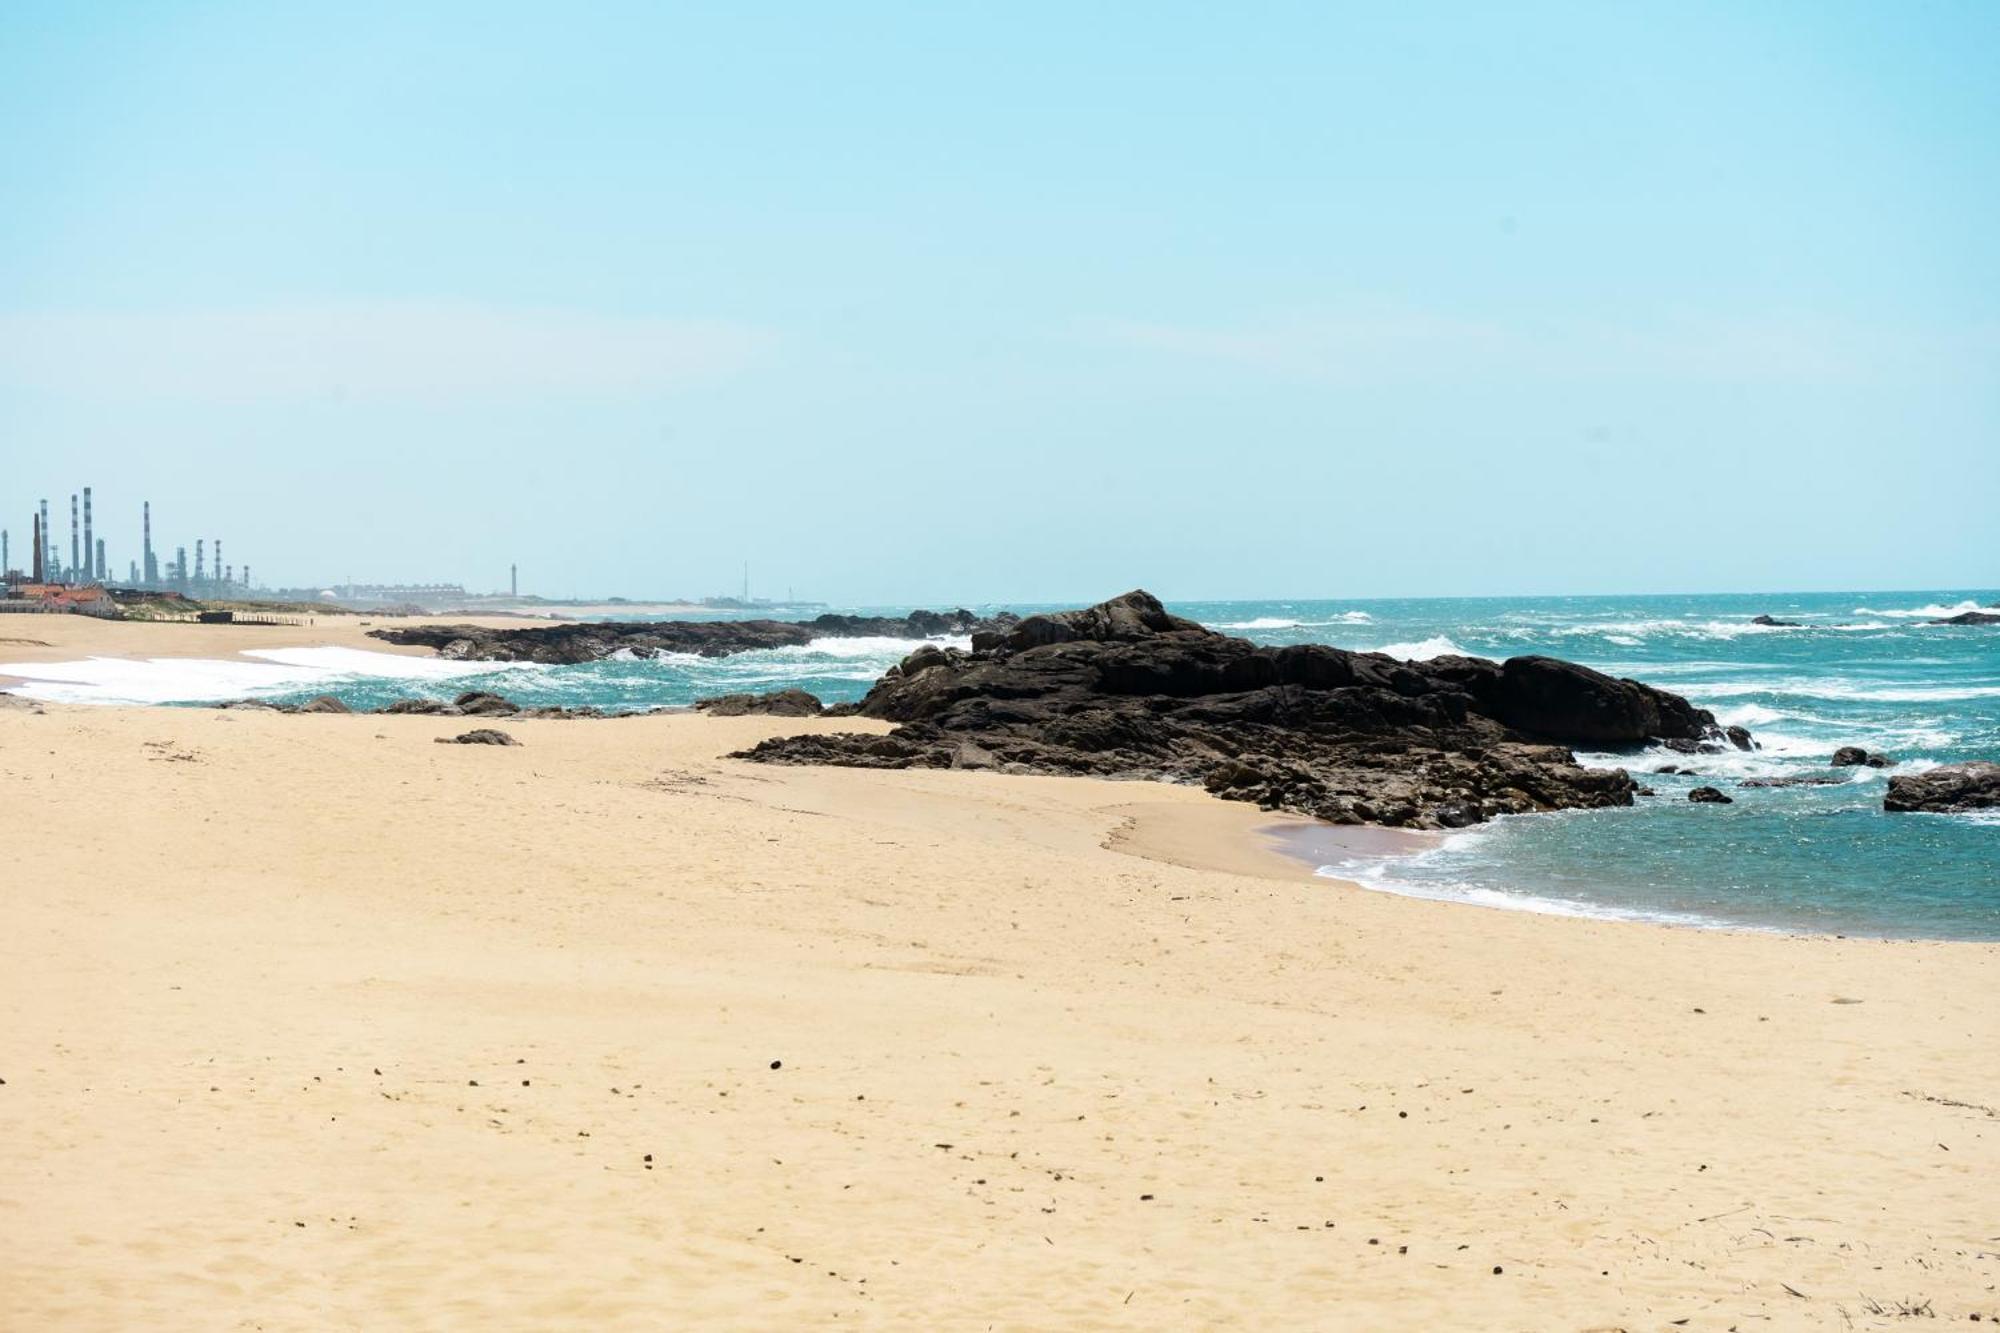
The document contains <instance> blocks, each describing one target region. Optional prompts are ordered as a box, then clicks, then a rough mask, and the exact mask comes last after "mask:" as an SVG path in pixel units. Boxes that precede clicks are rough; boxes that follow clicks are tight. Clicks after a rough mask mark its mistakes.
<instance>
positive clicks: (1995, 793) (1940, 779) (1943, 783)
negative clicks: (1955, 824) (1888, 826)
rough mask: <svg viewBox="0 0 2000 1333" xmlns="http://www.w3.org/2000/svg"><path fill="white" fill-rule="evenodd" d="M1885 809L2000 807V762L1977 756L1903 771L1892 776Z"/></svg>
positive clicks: (1939, 810)
mask: <svg viewBox="0 0 2000 1333" xmlns="http://www.w3.org/2000/svg"><path fill="white" fill-rule="evenodd" d="M1882 808H1883V809H1884V810H1898V811H1909V810H1928V811H1931V812H1932V813H1936V814H1961V813H1963V812H1965V811H1967V810H1993V809H2000V764H1991V763H1987V762H1986V761H1985V760H1982V759H1975V760H1973V761H1972V762H1970V763H1965V764H1944V765H1941V766H1940V767H1937V768H1933V769H1931V770H1929V771H1928V772H1924V773H1902V774H1898V775H1897V776H1895V777H1893V778H1890V779H1889V793H1888V795H1887V796H1885V797H1884V798H1883V799H1882Z"/></svg>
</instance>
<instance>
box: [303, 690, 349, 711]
mask: <svg viewBox="0 0 2000 1333" xmlns="http://www.w3.org/2000/svg"><path fill="white" fill-rule="evenodd" d="M299 711H300V712H301V713H351V712H353V711H354V710H353V709H352V708H349V707H348V706H347V705H346V704H344V703H342V702H341V701H340V700H338V699H336V698H334V697H333V696H332V695H330V694H316V695H314V696H313V697H312V698H310V699H308V700H306V701H305V702H304V703H302V704H300V705H299Z"/></svg>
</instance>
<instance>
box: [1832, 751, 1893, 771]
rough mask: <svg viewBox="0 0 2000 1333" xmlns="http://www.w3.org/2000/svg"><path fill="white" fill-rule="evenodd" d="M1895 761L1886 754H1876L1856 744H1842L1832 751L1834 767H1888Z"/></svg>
mask: <svg viewBox="0 0 2000 1333" xmlns="http://www.w3.org/2000/svg"><path fill="white" fill-rule="evenodd" d="M1895 762H1896V761H1895V760H1893V759H1891V758H1890V757H1889V756H1888V755H1886V754H1876V753H1874V752H1873V751H1870V750H1864V749H1862V748H1861V747H1860V746H1858V745H1843V746H1841V747H1840V748H1839V749H1838V750H1835V751H1834V752H1833V766H1834V767H1835V768H1888V767H1890V766H1892V765H1893V764H1894V763H1895Z"/></svg>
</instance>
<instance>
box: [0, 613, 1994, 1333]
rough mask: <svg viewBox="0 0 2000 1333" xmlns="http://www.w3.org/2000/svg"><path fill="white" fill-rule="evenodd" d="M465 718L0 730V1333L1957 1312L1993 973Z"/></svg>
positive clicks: (744, 734) (23, 628) (710, 741)
mask: <svg viewBox="0 0 2000 1333" xmlns="http://www.w3.org/2000/svg"><path fill="white" fill-rule="evenodd" d="M26 620H30V618H27V617H21V618H18V619H9V620H6V621H0V633H4V634H13V635H20V634H24V633H25V634H28V635H34V636H37V637H42V638H45V639H46V638H49V637H51V635H50V634H49V633H47V632H42V633H40V634H37V631H54V632H55V633H56V634H57V635H59V636H61V637H63V639H64V641H65V642H66V643H69V644H71V646H72V650H71V651H70V652H68V653H67V654H66V655H72V656H73V655H76V654H75V652H74V650H73V649H74V645H75V644H76V643H78V642H80V641H81V640H71V639H69V638H68V634H69V633H70V630H71V625H72V623H74V624H76V625H79V626H81V627H82V628H81V631H80V632H81V633H82V634H83V635H84V637H85V638H89V637H90V636H91V635H92V634H94V633H97V632H103V633H104V634H106V635H107V636H108V635H109V634H111V633H113V632H118V633H120V634H121V635H122V632H123V631H124V630H127V629H130V628H131V627H121V626H113V625H96V624H94V623H93V622H83V621H77V622H71V621H70V620H69V619H68V618H62V617H46V618H44V617H35V618H32V623H30V624H28V625H23V624H22V622H23V621H26ZM324 623H326V622H323V624H324ZM337 623H342V624H345V623H346V622H337ZM168 630H171V631H172V632H173V637H174V638H176V639H178V638H179V637H180V636H181V634H182V633H183V631H184V632H185V633H187V634H194V633H197V632H200V633H203V634H204V639H203V642H204V643H212V642H216V641H217V640H216V639H215V638H213V637H209V636H212V635H213V634H214V633H215V631H213V630H205V629H204V630H197V629H196V627H153V632H154V633H163V632H166V631H168ZM242 632H247V631H239V633H242ZM316 641H319V642H326V641H329V639H328V638H327V637H326V636H322V637H320V638H319V639H318V640H316ZM331 641H335V642H339V641H341V640H338V639H333V640H331ZM92 642H93V643H94V644H95V645H96V649H97V650H98V651H108V650H111V649H110V648H109V647H108V645H110V644H111V643H112V640H111V639H110V638H108V637H106V638H98V639H92ZM150 642H152V643H158V642H160V640H152V641H150ZM6 647H7V650H8V652H9V653H10V654H14V655H16V656H18V654H19V652H20V648H19V646H17V645H6ZM121 650H122V649H121ZM143 651H146V652H152V653H158V652H159V651H160V650H159V649H158V648H157V647H150V646H149V647H148V648H146V649H144V650H143ZM59 655H65V654H59ZM466 725H469V724H467V723H465V722H462V721H461V722H454V721H453V720H450V719H435V718H422V717H370V716H352V717H343V716H311V715H304V716H282V715H271V714H262V713H237V712H220V711H208V710H185V709H181V710H175V709H86V708H56V707H50V708H46V709H43V710H40V711H37V710H34V709H30V708H25V707H20V706H0V793H4V796H5V798H6V800H5V805H4V807H0V808H4V809H5V810H6V812H7V814H6V821H7V822H6V828H5V831H4V835H0V836H4V837H5V840H6V845H7V851H8V856H7V872H6V875H5V880H4V886H5V887H4V890H0V892H4V901H5V922H6V929H5V930H4V931H0V1078H3V1079H4V1080H5V1082H4V1084H0V1145H4V1146H5V1155H4V1166H0V1327H4V1328H7V1329H15V1328H19V1329H52V1328H53V1329H70V1328H76V1329H124V1328H189V1327H198V1328H215V1329H225V1328H251V1327H260V1328H287V1329H295V1328H315V1329H316V1328H354V1329H383V1328H396V1329H427V1328H457V1327H468V1326H478V1327H485V1328H495V1327H498V1328H592V1329H600V1328H603V1329H627V1328H629V1329H641V1328H645V1329H652V1328H663V1327H727V1328H772V1327H791V1326H796V1325H800V1324H808V1323H810V1324H816V1325H820V1326H826V1325H829V1324H839V1325H847V1324H856V1323H859V1324H864V1325H887V1326H899V1327H916V1328H960V1327H971V1328H987V1327H992V1328H1021V1329H1028V1328H1050V1327H1076V1328H1100V1327H1102V1328H1147V1329H1151V1328H1162V1327H1171V1328H1190V1327H1203V1328H1206V1327H1242V1328H1259V1329H1262V1328H1276V1327H1287V1328H1364V1329H1379V1328H1394V1329H1404V1328H1410V1329H1418V1328H1422V1329H1444V1328H1451V1329H1458V1328H1495V1329H1558V1328H1574V1329H1601V1328H1627V1329H1672V1328H1688V1329H1723V1328H1732V1327H1733V1328H1741V1329H1761V1328H1794V1327H1830V1328H1848V1327H1854V1328H1873V1327H1884V1328H1888V1327H1903V1326H1905V1325H1907V1324H1910V1323H1912V1322H1913V1321H1912V1319H1911V1318H1909V1317H1907V1316H1904V1315H1901V1314H1899V1313H1897V1312H1898V1311H1899V1309H1912V1310H1928V1311H1930V1312H1932V1313H1934V1314H1935V1315H1936V1316H1937V1317H1938V1318H1940V1319H1944V1320H1950V1321H1957V1322H1959V1323H1961V1324H1963V1323H1966V1322H1968V1321H1969V1317H1970V1316H1971V1315H1972V1314H1974V1313H1978V1314H1981V1315H1982V1317H1983V1318H1984V1319H1994V1318H2000V1294H1996V1282H2000V1202H1997V1201H1996V1200H2000V1187H1996V1183H1995V1182H2000V1110H1996V1109H1995V1108H1996V1107H2000V1070H1997V1069H1996V1064H1997V1063H2000V1062H1996V1056H2000V1003H1996V1001H2000V948H1996V947H1995V946H1990V945H1978V944H1950V943H1935V942H1930V943H1899V942H1882V941H1866V940H1840V939H1831V938H1814V937H1798V938H1788V937H1776V936H1758V935H1750V934H1725V933H1716V932H1698V931H1692V930H1679V929H1670V928H1665V927H1650V926H1642V925H1630V924H1621V923H1611V922H1593V921H1582V920H1570V919H1558V918H1548V917H1537V916H1532V915H1528V914H1520V913H1509V912H1501V911H1492V910H1485V909H1480V908H1475V907H1463V906H1455V905H1450V904H1441V903H1429V902H1419V901H1413V900H1408V899H1401V898H1395V897H1390V896H1386V895H1381V894H1374V893H1369V892H1366V891H1363V890H1359V889H1354V888H1351V887H1346V886H1342V885H1339V884H1337V883H1334V882H1332V881H1328V880H1324V879H1314V878H1312V877H1311V876H1309V875H1307V874H1305V873H1303V871H1302V870H1301V868H1300V867H1299V866H1298V865H1297V863H1295V862H1293V861H1291V860H1289V859H1287V858H1285V857H1282V856H1279V855H1277V854H1276V853H1275V852H1273V851H1271V850H1270V849H1269V845H1268V843H1267V842H1266V841H1265V840H1264V839H1262V838H1261V837H1260V836H1259V833H1258V831H1259V830H1260V829H1262V828H1264V827H1265V826H1267V825H1268V824H1269V823H1270V822H1271V821H1270V819H1269V817H1268V816H1264V815H1261V814H1259V812H1257V811H1255V810H1253V809H1250V808H1248V807H1244V806H1238V805H1230V804H1226V803H1223V802H1219V801H1215V800H1212V799H1211V798H1209V797H1207V796H1205V795H1203V794H1201V793H1199V792H1196V791H1192V790H1187V789H1180V788H1169V787H1162V786H1156V785H1142V784H1113V783H1101V782H1093V781H1086V780H1081V779H1064V778H1023V777H1006V776H1000V775H993V774H978V773H949V772H944V773H932V772H920V773H870V772H857V771H831V770H807V769H770V768H760V767H752V766H748V765H743V764H740V763H737V762H734V761H729V760H726V759H722V758H719V756H721V755H722V754H724V753H725V752H726V751H729V750H731V749H735V748H737V747H739V746H742V745H744V744H746V743H748V742H750V741H752V740H754V739H756V738H757V737H760V736H764V735H768V734H774V733H776V732H778V731H780V730H794V729H811V728H826V727H833V726H837V725H849V726H852V725H856V724H853V723H846V724H838V723H829V722H819V721H812V722H799V721H793V720H779V719H758V718H742V719H716V718H708V717H702V716H691V715H678V716H659V717H648V718H640V719H630V720H620V721H608V722H526V723H503V724H501V725H502V726H503V727H504V728H505V729H506V730H508V731H511V732H512V733H513V734H515V735H516V736H517V737H519V738H520V740H521V741H522V746H521V747H520V748H509V749H498V748H488V747H472V746H465V747H461V746H445V745H436V744H433V743H432V742H433V739H434V738H435V737H437V736H440V735H444V734H448V733H451V732H454V731H457V730H460V729H462V728H463V727H465V726H466ZM862 725H866V724H862ZM1682 1321H1684V1322H1682Z"/></svg>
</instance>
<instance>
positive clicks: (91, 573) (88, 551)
mask: <svg viewBox="0 0 2000 1333" xmlns="http://www.w3.org/2000/svg"><path fill="white" fill-rule="evenodd" d="M97 576H98V575H97V547H96V545H95V544H93V543H92V541H91V539H90V487H88V486H86V487H84V488H83V581H84V582H85V583H88V582H90V580H91V579H92V578H95V577H97Z"/></svg>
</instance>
